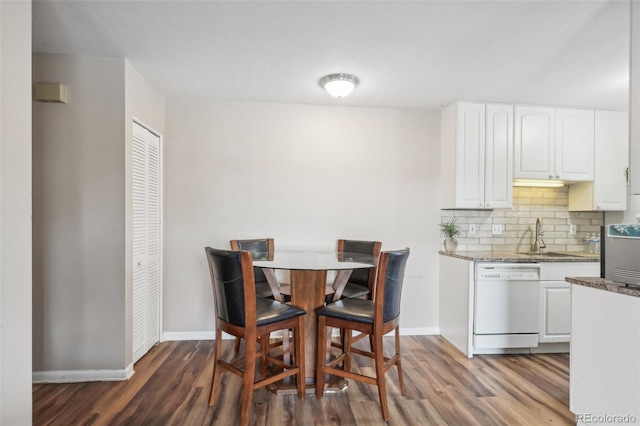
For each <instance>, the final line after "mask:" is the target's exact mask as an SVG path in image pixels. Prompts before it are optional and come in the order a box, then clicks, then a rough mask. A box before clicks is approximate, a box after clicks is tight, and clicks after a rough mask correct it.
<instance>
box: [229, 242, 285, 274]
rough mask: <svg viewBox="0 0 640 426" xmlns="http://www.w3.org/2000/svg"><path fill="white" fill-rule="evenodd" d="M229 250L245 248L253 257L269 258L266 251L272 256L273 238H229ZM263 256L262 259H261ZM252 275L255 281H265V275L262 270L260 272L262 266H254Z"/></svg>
mask: <svg viewBox="0 0 640 426" xmlns="http://www.w3.org/2000/svg"><path fill="white" fill-rule="evenodd" d="M230 244H231V250H238V251H239V250H247V251H250V252H251V254H252V255H253V259H258V256H260V257H261V259H260V260H269V259H268V258H267V257H268V255H265V253H266V254H268V253H271V254H272V256H273V248H274V242H273V238H260V239H254V240H231V241H230ZM262 258H264V259H262ZM253 273H254V276H255V280H256V282H267V277H265V276H264V272H262V268H254V271H253Z"/></svg>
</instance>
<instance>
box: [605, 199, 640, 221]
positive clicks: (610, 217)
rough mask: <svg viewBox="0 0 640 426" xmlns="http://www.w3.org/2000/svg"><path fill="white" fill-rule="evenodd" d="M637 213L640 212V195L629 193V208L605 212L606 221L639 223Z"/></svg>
mask: <svg viewBox="0 0 640 426" xmlns="http://www.w3.org/2000/svg"><path fill="white" fill-rule="evenodd" d="M636 214H640V195H628V196H627V210H626V211H624V212H607V213H605V223H606V224H610V223H637V220H636Z"/></svg>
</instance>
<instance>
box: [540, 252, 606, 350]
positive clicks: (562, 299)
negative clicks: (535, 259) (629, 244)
mask: <svg viewBox="0 0 640 426" xmlns="http://www.w3.org/2000/svg"><path fill="white" fill-rule="evenodd" d="M599 276H600V264H599V263H597V262H590V263H589V262H544V263H542V264H541V266H540V299H539V301H538V303H539V306H540V315H539V319H540V323H539V324H540V329H539V332H538V339H539V342H540V343H565V342H570V341H571V286H570V284H569V283H568V282H566V281H565V278H566V277H599Z"/></svg>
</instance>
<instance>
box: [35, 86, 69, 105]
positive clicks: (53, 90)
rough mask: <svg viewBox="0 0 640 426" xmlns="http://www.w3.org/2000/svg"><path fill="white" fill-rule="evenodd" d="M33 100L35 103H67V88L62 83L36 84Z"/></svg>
mask: <svg viewBox="0 0 640 426" xmlns="http://www.w3.org/2000/svg"><path fill="white" fill-rule="evenodd" d="M33 98H34V100H35V101H37V102H55V103H60V104H66V103H67V86H65V85H64V84H62V83H36V84H35V88H34V95H33Z"/></svg>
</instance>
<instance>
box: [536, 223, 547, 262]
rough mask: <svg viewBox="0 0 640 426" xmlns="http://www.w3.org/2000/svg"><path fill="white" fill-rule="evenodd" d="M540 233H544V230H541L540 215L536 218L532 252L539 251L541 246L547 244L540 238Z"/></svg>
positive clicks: (544, 246) (543, 246)
mask: <svg viewBox="0 0 640 426" xmlns="http://www.w3.org/2000/svg"><path fill="white" fill-rule="evenodd" d="M542 235H544V231H543V230H542V219H540V216H538V218H537V219H536V240H535V242H534V243H533V252H534V253H541V252H542V249H543V248H546V247H547V245H546V244H545V243H544V240H543V239H542Z"/></svg>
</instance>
